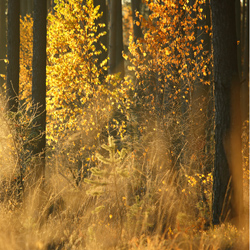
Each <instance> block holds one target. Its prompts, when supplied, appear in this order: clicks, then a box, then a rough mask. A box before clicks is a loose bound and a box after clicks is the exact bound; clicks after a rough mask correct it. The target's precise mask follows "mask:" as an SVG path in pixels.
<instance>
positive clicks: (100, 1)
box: [94, 0, 108, 65]
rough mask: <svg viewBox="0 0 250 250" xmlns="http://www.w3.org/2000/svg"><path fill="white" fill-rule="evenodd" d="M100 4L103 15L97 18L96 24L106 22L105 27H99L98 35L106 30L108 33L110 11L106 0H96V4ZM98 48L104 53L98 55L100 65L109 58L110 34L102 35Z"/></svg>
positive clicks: (100, 11)
mask: <svg viewBox="0 0 250 250" xmlns="http://www.w3.org/2000/svg"><path fill="white" fill-rule="evenodd" d="M98 5H99V6H100V9H99V13H101V15H102V16H101V17H100V18H99V19H98V20H97V22H96V24H105V27H100V26H99V27H98V33H97V35H99V34H100V33H103V32H106V34H107V33H108V15H107V11H108V6H107V4H106V1H105V0H94V6H95V7H97V6H98ZM102 45H104V46H105V47H106V50H105V49H104V48H103V46H102ZM96 49H97V50H98V51H101V52H102V53H101V54H100V55H98V65H99V64H100V63H101V62H103V61H104V60H105V59H107V57H108V52H107V51H108V50H107V49H108V36H107V35H105V36H101V37H100V39H99V41H98V42H97V44H96Z"/></svg>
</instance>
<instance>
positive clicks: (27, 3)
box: [20, 0, 33, 17]
mask: <svg viewBox="0 0 250 250" xmlns="http://www.w3.org/2000/svg"><path fill="white" fill-rule="evenodd" d="M20 8H21V15H22V17H24V16H26V15H27V14H29V15H31V14H32V11H33V1H32V0H21V7H20Z"/></svg>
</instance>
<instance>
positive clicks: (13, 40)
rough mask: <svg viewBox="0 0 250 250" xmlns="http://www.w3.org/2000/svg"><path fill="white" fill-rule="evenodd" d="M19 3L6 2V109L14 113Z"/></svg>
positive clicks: (18, 44) (16, 100)
mask: <svg viewBox="0 0 250 250" xmlns="http://www.w3.org/2000/svg"><path fill="white" fill-rule="evenodd" d="M19 15H20V1H19V0H8V60H9V62H8V66H7V97H8V98H9V100H8V109H9V110H10V111H13V112H16V111H17V108H18V94H19V47H20V19H19Z"/></svg>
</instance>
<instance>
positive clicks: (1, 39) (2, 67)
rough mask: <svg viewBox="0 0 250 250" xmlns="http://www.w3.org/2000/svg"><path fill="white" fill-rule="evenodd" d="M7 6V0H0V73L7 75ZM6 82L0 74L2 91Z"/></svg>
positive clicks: (0, 89)
mask: <svg viewBox="0 0 250 250" xmlns="http://www.w3.org/2000/svg"><path fill="white" fill-rule="evenodd" d="M6 8H7V1H6V0H2V1H1V2H0V47H1V49H0V75H6V63H5V62H4V59H6V53H7V50H6V48H7V47H6V40H7V39H6V31H7V29H6V27H7V21H6V15H5V11H6ZM3 84H4V78H3V77H2V76H0V91H2V90H3V89H2V88H3Z"/></svg>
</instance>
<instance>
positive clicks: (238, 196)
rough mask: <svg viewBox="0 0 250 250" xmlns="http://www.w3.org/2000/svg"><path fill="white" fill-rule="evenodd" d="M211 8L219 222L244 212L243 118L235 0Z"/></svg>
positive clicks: (215, 186) (215, 209) (216, 211)
mask: <svg viewBox="0 0 250 250" xmlns="http://www.w3.org/2000/svg"><path fill="white" fill-rule="evenodd" d="M211 8H212V25H213V49H214V95H215V160H214V184H213V205H212V208H213V224H214V225H216V224H219V223H221V222H223V221H225V220H227V219H232V218H233V217H235V218H239V216H240V214H241V212H242V211H241V210H242V162H241V118H240V96H239V89H240V84H239V73H238V68H237V38H236V22H235V1H234V0H221V1H217V0H212V1H211ZM231 178H232V179H231ZM231 184H232V185H231ZM231 195H232V198H231V199H230V196H231ZM236 223H237V222H236Z"/></svg>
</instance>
